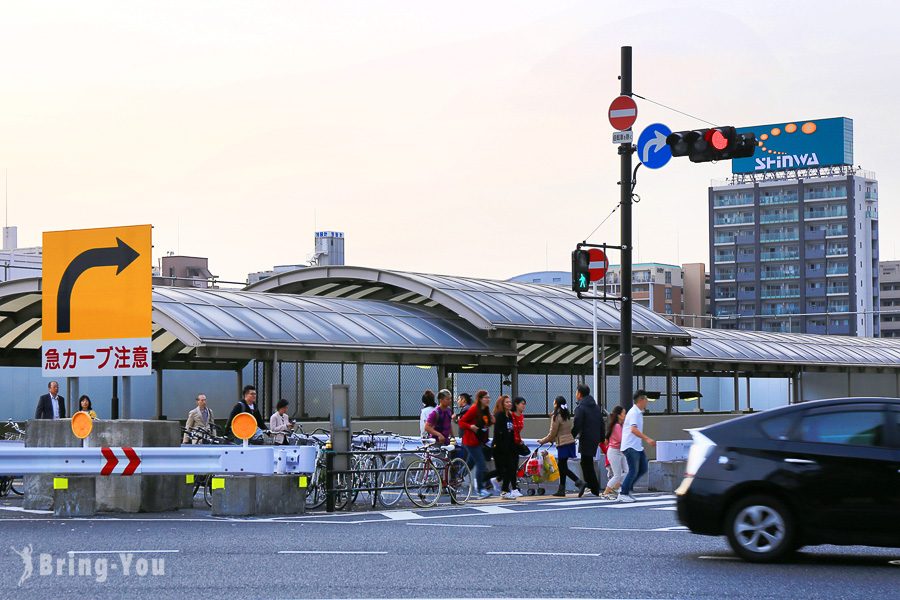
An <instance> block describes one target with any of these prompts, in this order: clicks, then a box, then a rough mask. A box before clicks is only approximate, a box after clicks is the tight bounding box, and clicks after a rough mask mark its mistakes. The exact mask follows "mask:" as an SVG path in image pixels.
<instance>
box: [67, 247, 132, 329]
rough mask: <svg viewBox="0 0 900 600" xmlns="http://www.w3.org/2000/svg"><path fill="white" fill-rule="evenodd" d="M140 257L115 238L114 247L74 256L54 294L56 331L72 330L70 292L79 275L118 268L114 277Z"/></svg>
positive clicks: (86, 251)
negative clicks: (95, 269) (96, 270)
mask: <svg viewBox="0 0 900 600" xmlns="http://www.w3.org/2000/svg"><path fill="white" fill-rule="evenodd" d="M138 256H140V254H138V252H137V251H136V250H135V249H134V248H132V247H131V246H129V245H128V244H126V243H125V242H123V241H122V240H120V239H119V238H116V246H115V247H111V248H91V249H90V250H85V251H84V252H82V253H81V254H79V255H78V256H76V257H75V258H74V259H73V260H72V262H70V263H69V266H68V267H66V270H65V272H64V273H63V276H62V279H61V280H60V281H59V290H58V291H57V294H56V331H57V332H58V333H69V332H70V331H71V330H72V325H71V321H72V319H71V316H72V290H73V289H74V287H75V282H76V281H78V278H79V277H81V274H82V273H84V272H85V271H87V270H88V269H93V268H94V267H118V269H116V275H118V274H119V273H121V272H122V271H124V270H125V268H126V267H128V265H130V264H131V263H133V262H134V260H135V259H136V258H137V257H138Z"/></svg>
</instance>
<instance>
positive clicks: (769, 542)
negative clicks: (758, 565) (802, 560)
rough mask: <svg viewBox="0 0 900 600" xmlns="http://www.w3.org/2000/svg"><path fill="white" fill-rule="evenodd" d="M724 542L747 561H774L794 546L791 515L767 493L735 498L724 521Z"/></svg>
mask: <svg viewBox="0 0 900 600" xmlns="http://www.w3.org/2000/svg"><path fill="white" fill-rule="evenodd" d="M725 527H726V533H727V535H728V543H729V544H731V548H732V550H734V552H735V554H737V555H738V556H740V557H741V558H743V559H744V560H747V561H750V562H774V561H778V560H781V559H783V558H784V557H785V556H787V555H788V554H790V553H791V552H793V551H794V550H795V549H796V548H797V543H796V540H795V534H796V532H795V527H794V518H793V516H792V515H791V513H790V511H788V509H787V507H785V505H784V504H783V503H782V502H780V501H779V500H777V499H775V498H773V497H771V496H748V497H746V498H742V499H741V500H739V501H738V502H737V503H736V504H734V506H732V507H731V510H730V511H728V517H727V520H726V523H725Z"/></svg>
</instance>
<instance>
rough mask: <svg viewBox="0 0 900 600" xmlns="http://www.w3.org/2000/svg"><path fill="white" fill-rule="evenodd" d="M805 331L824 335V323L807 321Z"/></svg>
mask: <svg viewBox="0 0 900 600" xmlns="http://www.w3.org/2000/svg"><path fill="white" fill-rule="evenodd" d="M806 333H812V334H815V335H825V333H826V327H825V326H824V325H817V324H813V323H807V324H806Z"/></svg>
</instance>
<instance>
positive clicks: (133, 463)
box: [122, 446, 141, 475]
mask: <svg viewBox="0 0 900 600" xmlns="http://www.w3.org/2000/svg"><path fill="white" fill-rule="evenodd" d="M122 452H124V453H125V456H127V457H128V466H127V467H125V470H124V471H122V475H134V472H135V471H136V470H137V468H138V465H140V464H141V459H140V457H139V456H138V455H137V452H135V451H134V449H133V448H128V447H125V446H123V447H122Z"/></svg>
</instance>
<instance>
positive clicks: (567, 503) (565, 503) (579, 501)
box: [541, 494, 675, 506]
mask: <svg viewBox="0 0 900 600" xmlns="http://www.w3.org/2000/svg"><path fill="white" fill-rule="evenodd" d="M674 499H675V496H673V495H672V494H665V495H659V496H640V497H637V498H635V501H634V504H640V503H642V502H652V501H654V500H674ZM581 504H616V501H615V500H604V499H602V498H588V499H586V500H582V499H577V500H561V501H557V502H541V506H578V505H581Z"/></svg>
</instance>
